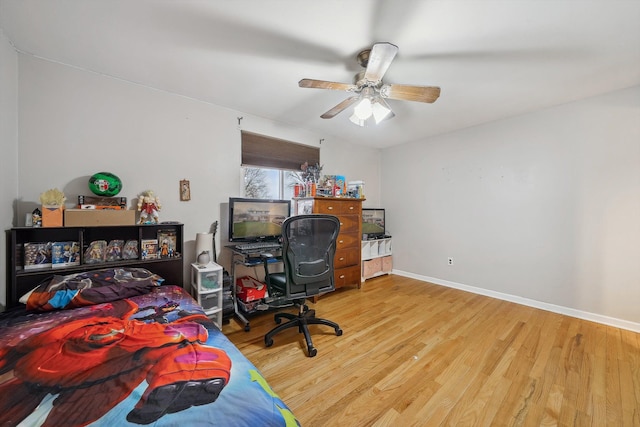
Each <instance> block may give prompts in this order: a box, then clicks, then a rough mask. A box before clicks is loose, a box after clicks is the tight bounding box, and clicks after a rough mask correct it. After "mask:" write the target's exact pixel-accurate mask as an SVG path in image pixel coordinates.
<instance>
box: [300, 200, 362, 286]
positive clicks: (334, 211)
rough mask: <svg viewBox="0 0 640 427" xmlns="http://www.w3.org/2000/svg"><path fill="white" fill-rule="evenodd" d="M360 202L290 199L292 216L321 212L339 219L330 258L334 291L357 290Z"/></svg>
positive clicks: (360, 223) (359, 272)
mask: <svg viewBox="0 0 640 427" xmlns="http://www.w3.org/2000/svg"><path fill="white" fill-rule="evenodd" d="M363 200H364V199H348V198H334V197H303V198H297V199H294V207H295V214H296V215H301V214H310V213H322V214H331V215H335V216H337V217H338V218H339V219H340V234H339V235H338V242H337V245H336V256H335V258H334V268H335V285H336V288H341V287H343V286H351V285H356V286H357V287H358V288H359V287H360V283H361V282H360V280H361V271H360V262H361V258H360V251H361V240H362V202H363Z"/></svg>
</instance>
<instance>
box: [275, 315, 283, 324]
mask: <svg viewBox="0 0 640 427" xmlns="http://www.w3.org/2000/svg"><path fill="white" fill-rule="evenodd" d="M280 323H282V319H281V318H279V317H276V325H279V324H280Z"/></svg>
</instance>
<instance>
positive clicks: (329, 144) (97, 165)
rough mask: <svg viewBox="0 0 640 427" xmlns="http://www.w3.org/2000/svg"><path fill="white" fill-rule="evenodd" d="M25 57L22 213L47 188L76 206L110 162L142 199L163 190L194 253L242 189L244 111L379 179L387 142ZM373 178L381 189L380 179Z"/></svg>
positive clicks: (188, 252)
mask: <svg viewBox="0 0 640 427" xmlns="http://www.w3.org/2000/svg"><path fill="white" fill-rule="evenodd" d="M18 57H19V71H20V85H19V96H20V106H19V117H20V129H19V130H20V144H19V153H18V157H19V175H18V182H19V192H18V194H19V195H20V204H19V213H18V219H20V218H22V217H24V213H25V212H30V211H31V210H33V208H34V207H35V206H37V204H38V198H39V195H40V193H41V192H43V191H44V190H46V189H48V188H53V187H57V188H59V189H60V190H62V191H64V193H65V194H66V195H67V198H68V201H69V202H70V204H71V205H72V204H73V203H74V202H75V200H77V195H78V194H90V193H89V190H88V187H87V180H88V178H89V176H90V175H92V174H93V173H95V172H98V171H103V170H104V171H110V172H113V173H115V174H116V175H118V176H119V177H120V178H121V179H122V181H123V183H124V189H123V190H122V192H121V194H120V195H121V196H125V197H128V198H129V202H130V205H132V206H133V204H134V202H135V199H136V198H137V196H138V195H139V194H140V192H142V191H144V190H147V189H152V190H154V191H155V193H156V194H157V195H158V196H159V197H160V199H161V202H162V210H161V212H160V220H161V221H166V220H174V221H180V222H183V223H184V224H185V244H186V249H185V256H186V259H187V260H191V259H192V258H195V256H194V254H193V252H194V250H195V248H194V245H195V243H194V240H195V235H196V233H197V232H201V231H209V230H210V227H211V224H212V223H213V222H214V221H216V220H217V221H221V220H222V219H221V212H220V209H221V204H223V203H225V202H227V201H228V198H229V197H230V196H238V195H239V194H240V172H239V171H240V127H239V126H238V120H237V118H238V117H244V118H243V120H242V121H241V127H242V129H245V130H249V131H252V132H257V133H263V134H267V135H270V136H274V137H277V138H282V139H287V140H290V141H296V142H299V143H304V144H309V145H315V146H318V145H319V144H320V139H323V138H324V139H325V140H324V141H323V142H322V144H321V145H320V157H321V161H322V163H323V164H324V171H323V172H324V173H338V172H339V173H341V174H344V175H346V176H347V178H348V179H366V180H369V181H371V182H372V184H373V183H375V182H379V172H378V157H379V152H378V150H375V149H371V148H365V147H360V146H355V145H353V144H349V143H347V142H345V141H340V140H335V139H332V138H330V137H325V136H321V135H316V134H313V133H311V132H306V131H302V130H299V129H294V128H291V127H289V126H287V125H284V124H281V123H275V122H272V121H269V120H265V119H261V118H259V117H254V116H251V115H249V114H246V113H242V112H237V111H233V110H229V109H226V108H221V107H218V106H215V105H211V104H206V103H203V102H200V101H195V100H193V99H189V98H185V97H182V96H178V95H173V94H169V93H166V92H162V91H158V90H154V89H150V88H147V87H143V86H140V85H136V84H132V83H128V82H124V81H120V80H117V79H114V78H109V77H105V76H102V75H98V74H95V73H91V72H87V71H83V70H79V69H75V68H71V67H68V66H64V65H60V64H57V63H51V62H48V61H44V60H41V59H38V58H34V57H31V56H29V55H24V54H19V55H18ZM181 179H188V180H190V182H191V201H189V202H181V201H179V181H180V180H181ZM371 187H372V194H375V195H378V194H379V188H377V187H376V186H375V185H372V186H371ZM22 221H23V220H22ZM19 225H22V223H19ZM224 226H225V225H224V224H220V227H224ZM219 231H220V229H219ZM218 236H220V234H218ZM217 247H218V250H220V246H219V242H218V246H217ZM186 271H188V270H187V267H185V272H186ZM185 274H186V273H185ZM187 278H188V276H187V275H185V280H186V279H187Z"/></svg>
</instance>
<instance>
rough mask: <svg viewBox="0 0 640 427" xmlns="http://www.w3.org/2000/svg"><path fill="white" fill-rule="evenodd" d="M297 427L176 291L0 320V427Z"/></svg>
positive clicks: (254, 371) (282, 405)
mask: <svg viewBox="0 0 640 427" xmlns="http://www.w3.org/2000/svg"><path fill="white" fill-rule="evenodd" d="M17 425H29V426H40V425H42V426H86V425H92V426H141V425H152V426H177V425H182V426H261V427H262V426H298V425H299V423H298V422H297V420H296V418H295V416H294V415H293V414H292V413H291V412H290V410H289V409H288V408H287V406H286V404H285V403H284V402H283V401H282V400H281V399H280V398H279V397H278V396H277V395H276V394H275V393H274V392H273V390H271V388H270V387H269V385H268V384H267V382H266V381H265V379H264V378H263V377H262V375H261V374H260V372H258V370H257V369H256V368H255V366H253V365H252V364H251V362H249V360H247V359H246V358H245V357H244V356H243V355H242V354H241V353H240V352H239V350H238V349H237V348H236V347H235V346H234V345H233V344H232V343H231V342H230V341H229V340H228V339H227V338H226V337H225V336H224V334H222V332H220V330H219V329H218V328H217V327H216V326H215V324H214V323H213V322H212V321H211V320H209V319H208V318H207V317H206V316H205V315H204V312H203V311H202V308H201V307H200V306H199V305H198V303H197V302H196V301H195V300H194V299H193V298H192V297H191V296H190V295H189V294H188V293H187V292H185V291H184V290H183V289H182V288H179V287H177V286H153V287H151V288H149V291H148V293H145V294H142V295H136V296H133V297H129V298H123V299H116V300H113V301H110V302H106V303H102V304H96V305H89V306H84V307H79V308H73V309H66V310H57V311H48V312H43V313H30V314H27V312H25V315H24V316H17V317H16V316H13V317H11V318H6V319H1V318H0V426H17Z"/></svg>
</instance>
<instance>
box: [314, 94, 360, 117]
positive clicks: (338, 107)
mask: <svg viewBox="0 0 640 427" xmlns="http://www.w3.org/2000/svg"><path fill="white" fill-rule="evenodd" d="M359 98H360V97H359V96H357V95H354V96H350V97H349V98H347V99H345V100H344V101H342V102H341V103H340V104H338V105H336V106H335V107H333V108H332V109H330V110H329V111H327V112H326V113H324V114H323V115H321V116H320V117H322V118H323V119H331V118H333V117H335V116H337V115H338V114H339V113H341V112H342V111H344V110H346V109H347V108H348V107H349V106H350V105H352V104H354V103H355V102H356V101H357V100H358V99H359Z"/></svg>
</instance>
